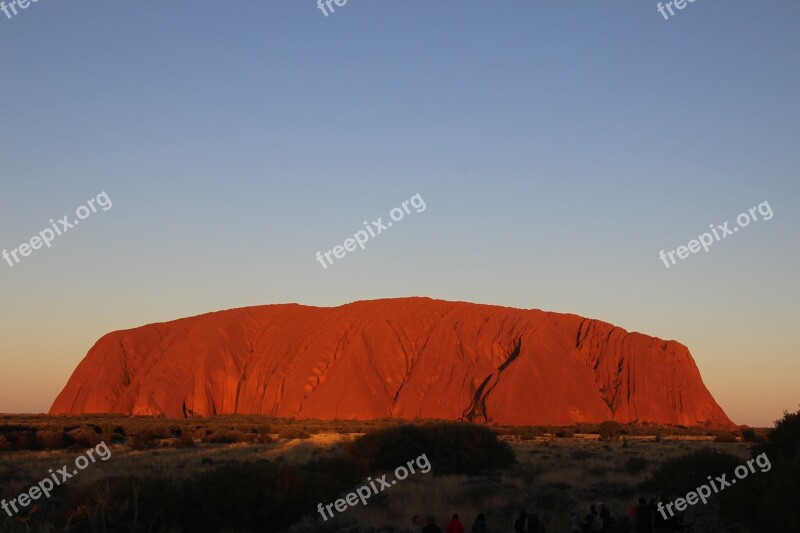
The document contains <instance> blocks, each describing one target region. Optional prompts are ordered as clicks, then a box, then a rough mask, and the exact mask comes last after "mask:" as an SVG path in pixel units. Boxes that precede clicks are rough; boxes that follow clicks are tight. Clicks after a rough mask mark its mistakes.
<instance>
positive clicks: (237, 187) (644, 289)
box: [0, 0, 800, 425]
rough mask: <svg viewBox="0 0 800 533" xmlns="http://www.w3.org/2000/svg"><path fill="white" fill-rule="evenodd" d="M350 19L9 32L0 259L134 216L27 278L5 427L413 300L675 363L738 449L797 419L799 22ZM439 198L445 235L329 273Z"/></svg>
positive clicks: (46, 253)
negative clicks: (633, 338)
mask: <svg viewBox="0 0 800 533" xmlns="http://www.w3.org/2000/svg"><path fill="white" fill-rule="evenodd" d="M6 1H8V0H6ZM334 7H335V12H334V13H332V14H329V16H328V17H325V16H324V15H323V14H322V13H321V11H320V10H318V9H317V6H316V3H315V2H314V0H291V1H283V2H278V1H275V0H267V1H258V2H257V1H241V2H235V3H233V2H231V3H224V2H207V1H199V0H192V1H191V2H190V1H188V0H175V1H170V2H158V3H156V2H86V1H78V0H70V1H69V2H59V1H54V0H40V1H39V2H38V3H31V4H30V6H29V7H28V8H27V9H26V10H24V11H19V12H18V14H17V15H16V16H13V17H12V18H11V19H8V18H7V17H6V16H4V15H3V14H2V13H0V51H2V53H0V96H1V97H2V103H1V104H0V185H1V188H0V249H8V250H11V249H14V248H18V247H19V245H20V244H21V243H23V242H30V239H31V238H32V237H34V236H35V235H37V234H38V233H39V232H40V231H42V230H43V229H45V228H47V227H50V222H49V220H50V219H51V218H52V219H54V220H55V219H58V218H61V217H63V216H64V215H67V214H69V215H70V220H74V219H75V210H76V208H77V207H78V206H80V205H82V204H86V202H87V201H88V200H89V199H94V198H95V197H96V196H97V195H98V194H99V193H101V192H102V191H105V192H106V194H107V196H108V198H109V199H110V200H111V202H112V207H111V208H110V209H108V210H107V211H103V210H102V209H99V210H98V211H97V213H94V214H91V215H90V216H89V217H88V218H86V219H85V220H82V221H80V222H81V223H80V225H79V226H75V227H74V228H72V229H69V230H68V232H67V233H64V234H63V235H61V236H57V237H56V238H55V239H54V240H53V242H52V247H51V248H46V247H43V248H41V249H38V250H32V251H30V250H29V251H30V252H31V253H30V255H28V256H27V257H22V258H21V261H20V262H19V263H18V264H15V265H14V266H13V267H11V266H9V265H8V263H7V262H6V261H2V262H0V299H1V300H2V306H0V412H41V411H46V410H47V409H48V408H49V406H50V404H51V403H52V401H53V399H54V398H55V396H56V395H57V394H58V392H59V391H60V390H61V387H62V386H63V385H64V384H65V383H66V381H67V379H68V377H69V375H70V374H71V372H72V370H73V369H74V368H75V366H76V365H77V363H78V362H79V361H80V360H81V358H82V357H83V356H84V355H85V353H86V352H87V351H88V349H89V348H90V347H91V346H92V344H93V343H94V342H95V341H96V340H97V339H98V338H99V337H100V336H101V335H103V334H104V333H106V332H109V331H112V330H117V329H125V328H130V327H135V326H139V325H142V324H146V323H151V322H156V321H165V320H171V319H174V318H179V317H183V316H189V315H195V314H200V313H204V312H208V311H213V310H219V309H226V308H232V307H240V306H246V305H259V304H270V303H285V302H298V303H303V304H310V305H324V306H329V305H339V304H343V303H347V302H351V301H355V300H362V299H371V298H381V297H396V296H413V295H422V296H431V297H435V298H442V299H450V300H462V301H472V302H480V303H489V304H497V305H506V306H512V307H520V308H540V309H545V310H551V311H559V312H571V313H576V314H580V315H584V316H588V317H592V318H598V319H601V320H605V321H608V322H611V323H614V324H616V325H619V326H621V327H623V328H625V329H628V330H631V331H640V332H643V333H646V334H648V335H653V336H656V337H661V338H666V339H675V340H678V341H680V342H682V343H684V344H686V345H687V346H688V347H689V349H690V350H691V352H692V354H693V355H694V357H695V360H696V362H697V365H698V367H699V368H700V371H701V373H702V376H703V378H704V380H705V383H706V385H707V386H708V387H709V389H710V390H711V392H712V394H713V395H714V396H715V398H716V399H717V401H718V402H719V403H720V404H721V405H722V407H723V409H725V410H726V412H727V413H728V415H729V416H730V417H731V418H732V419H733V420H734V421H735V422H737V423H741V424H751V425H770V424H771V423H772V421H774V420H775V419H777V418H779V416H780V415H781V413H782V411H783V410H784V409H787V410H795V409H797V407H798V404H800V392H799V391H800V388H799V387H798V386H797V383H798V377H800V356H799V354H798V346H800V333H799V332H798V331H799V328H798V327H797V318H798V311H799V310H800V303H798V302H800V290H799V288H800V287H799V285H798V277H797V272H798V232H797V230H798V227H799V226H800V224H798V223H799V222H800V215H799V214H798V208H799V207H800V205H798V204H800V185H799V184H798V170H800V150H799V149H798V141H800V99H799V98H798V95H800V69H799V68H798V66H800V65H799V64H798V60H799V59H800V32H798V30H797V24H798V20H800V3H798V2H797V1H796V0H770V1H769V2H758V3H756V2H747V1H743V0H725V1H722V0H709V1H705V2H695V3H692V4H688V5H687V7H686V8H685V9H683V10H682V11H677V12H676V14H675V16H674V17H672V18H671V19H669V20H664V18H663V17H662V16H661V15H659V13H658V11H657V10H656V2H653V1H650V0H636V1H633V0H629V1H617V2H586V1H576V0H559V1H554V0H553V1H537V2H530V1H504V2H466V1H461V0H458V1H457V0H437V1H435V2H431V1H422V0H419V1H409V0H405V1H402V2H401V1H395V2H386V1H382V2H376V1H367V0H349V1H348V2H347V4H346V5H344V6H341V7H336V6H335V4H334ZM416 193H419V194H420V195H421V197H422V198H423V199H424V201H425V204H426V206H427V208H426V209H425V211H423V212H421V213H416V212H414V211H413V210H412V213H411V214H410V215H407V216H406V217H405V218H404V219H403V220H402V221H401V222H398V223H395V225H394V226H393V227H392V228H390V229H389V230H388V231H386V232H384V233H382V234H381V235H379V236H377V237H375V238H374V239H372V240H370V241H369V242H368V243H367V245H366V249H365V250H360V249H357V250H356V251H353V252H349V253H348V254H347V255H346V256H345V257H344V258H342V259H337V260H336V261H335V263H334V264H333V265H332V266H330V267H329V268H327V269H323V268H322V266H321V265H320V263H319V262H317V260H316V259H315V254H316V252H317V251H318V250H319V251H323V252H324V251H327V250H330V249H332V248H333V246H334V245H336V244H341V243H342V242H343V241H344V240H345V239H346V238H347V237H349V236H351V235H352V234H353V233H354V232H356V231H358V230H359V229H361V228H362V227H363V224H362V222H363V221H364V220H374V219H377V217H379V216H381V217H383V220H384V221H387V220H388V215H389V211H390V210H391V209H392V208H394V207H396V206H398V205H400V204H401V203H402V202H403V201H405V200H407V199H409V198H410V197H411V196H412V195H414V194H416ZM764 201H767V202H769V206H770V207H771V209H772V211H773V213H774V216H773V217H772V218H771V219H770V220H768V221H766V220H759V221H758V222H754V223H751V224H750V225H749V226H748V227H747V228H743V229H742V230H741V231H739V232H737V233H736V234H734V235H731V236H728V237H726V238H725V239H724V240H722V241H720V242H717V243H715V244H713V245H712V246H711V247H710V249H709V252H707V253H706V252H703V251H702V250H701V251H700V252H699V253H697V254H691V255H690V256H689V257H688V258H686V259H683V260H678V261H677V264H675V265H673V266H671V267H670V268H666V267H665V265H664V263H663V262H662V261H661V260H660V259H659V257H658V253H659V251H660V250H662V249H665V250H666V251H670V250H673V249H676V248H677V247H678V246H679V245H686V244H687V243H688V242H689V241H690V240H691V239H693V238H696V237H697V236H698V235H700V234H701V233H703V232H705V231H707V230H708V229H709V224H715V225H716V224H719V225H722V224H723V223H724V222H725V221H729V222H730V226H731V227H733V226H735V225H736V222H735V218H736V216H737V215H738V214H739V213H741V212H743V211H747V210H748V209H749V208H751V207H754V206H757V205H758V204H759V203H761V202H764ZM760 218H761V217H760ZM12 262H13V259H12Z"/></svg>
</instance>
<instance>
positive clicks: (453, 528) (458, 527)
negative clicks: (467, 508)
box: [444, 513, 464, 533]
mask: <svg viewBox="0 0 800 533" xmlns="http://www.w3.org/2000/svg"><path fill="white" fill-rule="evenodd" d="M444 531H445V533H464V525H463V524H462V523H461V520H459V519H458V513H453V519H452V520H450V523H449V524H447V528H446V529H445V530H444Z"/></svg>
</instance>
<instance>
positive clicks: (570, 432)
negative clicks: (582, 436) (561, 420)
mask: <svg viewBox="0 0 800 533" xmlns="http://www.w3.org/2000/svg"><path fill="white" fill-rule="evenodd" d="M574 436H575V430H574V429H571V428H564V429H559V430H556V432H555V437H556V438H557V439H571V438H572V437H574Z"/></svg>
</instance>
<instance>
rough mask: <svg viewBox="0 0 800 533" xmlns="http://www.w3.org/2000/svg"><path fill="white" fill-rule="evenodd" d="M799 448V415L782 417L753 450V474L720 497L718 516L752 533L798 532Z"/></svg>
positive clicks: (799, 512)
mask: <svg viewBox="0 0 800 533" xmlns="http://www.w3.org/2000/svg"><path fill="white" fill-rule="evenodd" d="M798 446H800V411H798V413H784V415H783V418H782V419H781V420H778V421H776V423H775V427H774V429H772V430H771V431H770V432H769V433H768V434H767V440H766V441H765V442H762V443H759V444H758V445H756V447H755V448H754V450H753V455H754V456H755V459H756V462H755V463H753V467H754V468H755V473H751V474H750V475H748V476H747V478H746V481H745V480H742V481H741V482H740V483H737V484H736V486H735V487H728V488H726V489H725V491H724V492H721V493H720V513H721V514H722V515H723V516H724V517H726V518H728V519H731V520H735V521H738V522H740V523H742V524H744V525H745V526H747V527H749V528H750V529H751V530H753V531H800V510H798V507H797V501H798V500H800V483H798V481H797V480H798V479H800V454H798ZM762 465H763V466H762Z"/></svg>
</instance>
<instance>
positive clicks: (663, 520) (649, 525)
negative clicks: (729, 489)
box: [411, 495, 694, 533]
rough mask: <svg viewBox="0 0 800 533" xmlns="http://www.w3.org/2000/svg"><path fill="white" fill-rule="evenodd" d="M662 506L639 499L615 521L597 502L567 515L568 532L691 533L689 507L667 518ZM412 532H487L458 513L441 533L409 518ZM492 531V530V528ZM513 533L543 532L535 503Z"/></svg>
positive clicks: (429, 519) (432, 522) (480, 519)
mask: <svg viewBox="0 0 800 533" xmlns="http://www.w3.org/2000/svg"><path fill="white" fill-rule="evenodd" d="M659 503H661V504H662V508H663V506H664V505H665V504H666V503H668V500H667V498H666V496H664V495H662V496H661V497H660V498H659V500H658V501H656V499H655V498H652V499H651V500H650V501H649V502H648V501H647V500H646V499H645V498H639V502H638V504H635V505H634V506H633V507H632V508H631V510H630V518H628V517H622V519H621V520H618V519H617V518H616V517H615V516H614V514H613V513H612V511H611V509H609V508H608V506H606V504H605V503H603V502H597V503H596V504H594V503H593V504H591V505H590V506H589V512H588V513H587V514H586V515H584V516H581V514H582V513H580V512H579V511H574V512H572V513H570V530H571V531H572V533H598V532H599V533H611V532H623V531H624V532H626V533H628V532H631V531H632V532H635V533H676V532H679V531H681V532H688V531H691V527H692V523H693V522H694V515H693V513H692V512H691V511H690V509H691V507H690V508H689V509H687V511H684V512H683V513H680V514H676V515H675V516H670V515H669V514H666V513H661V512H659V511H658V504H659ZM411 522H412V527H411V531H412V533H488V532H489V526H488V524H487V522H486V517H485V516H484V514H483V513H480V514H478V516H477V517H476V518H475V521H474V522H473V523H472V527H471V528H470V529H467V528H466V526H465V525H464V524H463V523H462V522H461V519H460V518H459V516H458V513H455V514H453V517H452V519H451V520H450V522H448V524H447V525H446V526H445V529H444V531H443V530H442V529H441V528H440V527H439V526H438V525H437V524H436V518H435V517H433V516H431V515H424V516H423V515H417V516H414V517H413V519H412V521H411ZM492 531H496V528H493V529H492ZM513 533H545V527H544V523H543V522H542V521H541V520H540V518H539V513H538V509H537V507H536V505H535V504H531V505H528V506H527V507H525V508H523V509H521V510H520V512H519V515H517V517H516V519H515V520H514V531H513Z"/></svg>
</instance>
